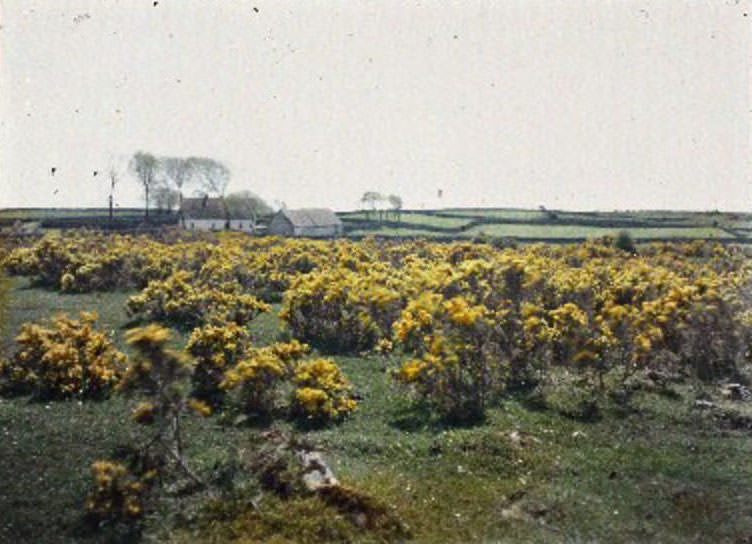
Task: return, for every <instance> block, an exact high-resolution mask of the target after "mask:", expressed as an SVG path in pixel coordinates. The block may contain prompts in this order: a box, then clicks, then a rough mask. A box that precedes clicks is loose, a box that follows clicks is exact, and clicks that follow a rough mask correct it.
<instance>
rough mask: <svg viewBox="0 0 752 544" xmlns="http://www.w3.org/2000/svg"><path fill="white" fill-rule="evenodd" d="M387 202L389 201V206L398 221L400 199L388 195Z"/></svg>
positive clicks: (399, 217) (400, 206) (400, 208)
mask: <svg viewBox="0 0 752 544" xmlns="http://www.w3.org/2000/svg"><path fill="white" fill-rule="evenodd" d="M387 200H389V205H390V206H391V207H392V211H393V212H394V214H395V216H396V217H397V221H399V220H400V219H401V212H402V198H401V197H399V196H397V195H389V196H388V197H387Z"/></svg>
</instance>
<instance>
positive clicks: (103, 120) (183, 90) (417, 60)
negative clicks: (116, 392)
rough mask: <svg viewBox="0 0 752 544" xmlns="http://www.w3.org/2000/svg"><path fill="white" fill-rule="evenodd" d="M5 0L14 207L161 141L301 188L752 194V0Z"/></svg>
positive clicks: (418, 199) (488, 198)
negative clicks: (53, 170) (751, 167)
mask: <svg viewBox="0 0 752 544" xmlns="http://www.w3.org/2000/svg"><path fill="white" fill-rule="evenodd" d="M254 7H255V8H257V9H258V11H255V10H254ZM0 8H1V12H0V25H2V28H0V207H8V206H105V205H106V203H107V194H108V187H107V182H106V180H105V179H104V176H103V172H104V171H106V170H107V168H108V166H109V165H110V163H111V162H113V161H114V162H115V163H118V162H120V163H122V162H123V161H127V158H128V156H130V155H132V154H133V152H135V151H137V150H144V151H150V152H152V153H155V154H159V155H173V156H188V155H200V156H207V157H212V158H216V159H218V160H221V161H224V162H225V163H226V164H227V165H228V166H229V167H230V168H231V169H232V172H233V181H232V183H231V190H232V189H242V188H248V189H251V190H253V191H255V192H256V193H258V194H260V195H261V196H263V197H265V198H266V199H267V200H269V201H270V202H271V201H273V200H280V201H284V202H286V203H287V205H288V206H290V207H303V206H331V207H334V208H337V209H352V208H354V207H356V206H357V201H358V199H359V198H360V196H361V195H362V193H363V192H364V191H366V190H376V191H380V192H384V193H397V194H399V195H401V196H402V197H403V198H404V201H405V205H406V207H420V206H427V207H434V206H473V205H475V206H504V207H507V206H520V207H535V206H538V205H540V204H543V205H545V206H547V207H549V208H571V209H607V210H610V209H614V208H618V209H632V208H666V209H721V210H748V209H750V208H752V184H750V150H751V148H752V146H751V141H750V120H751V119H752V117H751V115H752V114H751V113H750V111H751V110H752V105H751V103H750V77H749V70H750V51H751V49H750V46H751V45H752V40H750V21H752V9H751V6H750V3H749V2H748V1H747V0H739V1H737V0H728V1H724V0H712V1H711V0H693V1H687V0H660V1H658V0H653V1H648V0H610V1H608V0H606V1H604V0H524V1H522V0H517V1H515V0H512V1H504V2H500V1H480V0H461V1H454V2H452V1H448V0H443V1H438V0H434V1H428V0H422V1H408V0H367V1H365V0H338V1H335V0H318V1H316V0H306V1H301V0H273V1H272V0H222V1H219V0H216V1H214V0H159V3H158V5H157V6H154V5H153V0H119V1H118V0H96V1H85V0H46V1H40V0H36V1H35V0H0ZM745 13H747V14H748V16H745V15H744V14H745ZM52 166H55V167H56V168H57V172H56V174H55V176H54V177H52V176H51V175H50V167H52ZM93 170H98V171H100V175H99V176H98V177H96V178H95V177H93V176H92V171H93ZM438 189H442V190H443V197H442V198H441V199H438V198H437V196H436V195H437V190H438ZM139 195H140V192H139V187H138V185H137V184H136V182H135V181H133V180H131V179H127V180H124V181H123V182H122V183H121V184H120V186H119V187H118V191H117V201H118V203H119V204H120V205H122V206H128V205H140V199H139Z"/></svg>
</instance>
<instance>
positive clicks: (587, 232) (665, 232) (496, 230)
mask: <svg viewBox="0 0 752 544" xmlns="http://www.w3.org/2000/svg"><path fill="white" fill-rule="evenodd" d="M622 230H625V231H627V232H629V234H630V236H632V237H633V238H635V239H656V240H661V239H667V238H673V239H695V238H703V239H704V238H717V239H732V238H734V236H732V235H731V234H729V233H727V232H724V231H722V230H720V229H714V228H703V227H695V228H666V229H661V228H630V229H618V230H617V229H609V228H602V227H587V226H565V225H479V226H476V227H473V228H471V229H468V230H466V231H463V232H460V233H453V232H446V233H442V232H430V231H426V230H420V229H414V228H390V227H383V228H380V229H360V230H353V231H351V232H350V233H349V234H352V235H354V236H365V235H369V234H370V235H378V236H397V237H402V236H405V237H418V236H425V237H431V238H443V237H453V238H454V237H457V238H474V237H476V236H483V235H485V236H493V237H499V238H504V237H509V238H537V239H542V240H545V239H547V238H551V239H566V238H571V239H573V240H577V239H582V238H599V237H602V236H606V235H614V234H616V233H617V232H620V231H622Z"/></svg>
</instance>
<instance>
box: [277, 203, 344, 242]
mask: <svg viewBox="0 0 752 544" xmlns="http://www.w3.org/2000/svg"><path fill="white" fill-rule="evenodd" d="M342 230H343V229H342V221H341V220H340V218H339V217H337V216H336V214H335V213H334V212H333V211H332V210H330V209H327V208H308V209H302V210H279V211H278V212H277V213H276V214H275V215H274V217H272V221H271V223H269V228H268V233H269V234H271V235H275V236H310V237H312V238H316V237H327V236H339V235H340V234H342Z"/></svg>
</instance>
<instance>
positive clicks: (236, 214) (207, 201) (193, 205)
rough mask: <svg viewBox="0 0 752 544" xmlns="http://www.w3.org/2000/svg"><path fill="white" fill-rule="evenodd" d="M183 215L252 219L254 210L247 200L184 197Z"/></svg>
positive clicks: (196, 217)
mask: <svg viewBox="0 0 752 544" xmlns="http://www.w3.org/2000/svg"><path fill="white" fill-rule="evenodd" d="M180 210H181V211H182V212H183V217H186V218H190V219H252V218H253V212H252V210H251V206H250V204H249V203H247V202H243V201H232V202H227V201H225V200H224V199H222V198H208V197H199V198H184V199H183V205H182V207H181V208H180Z"/></svg>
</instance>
